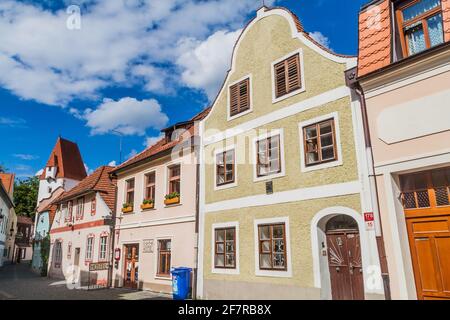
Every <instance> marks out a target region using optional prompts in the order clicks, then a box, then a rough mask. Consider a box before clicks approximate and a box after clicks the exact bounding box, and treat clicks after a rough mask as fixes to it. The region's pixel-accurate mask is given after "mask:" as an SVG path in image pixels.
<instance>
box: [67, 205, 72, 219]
mask: <svg viewBox="0 0 450 320" xmlns="http://www.w3.org/2000/svg"><path fill="white" fill-rule="evenodd" d="M67 207H68V219H67V220H68V221H71V220H72V212H73V201H69V202H68V204H67Z"/></svg>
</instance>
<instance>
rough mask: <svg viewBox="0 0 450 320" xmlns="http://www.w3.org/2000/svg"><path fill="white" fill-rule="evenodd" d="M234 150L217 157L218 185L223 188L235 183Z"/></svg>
mask: <svg viewBox="0 0 450 320" xmlns="http://www.w3.org/2000/svg"><path fill="white" fill-rule="evenodd" d="M234 163H235V157H234V150H228V151H225V152H221V153H219V154H217V155H216V174H217V179H216V185H217V186H222V185H225V184H229V183H233V182H234V179H235V177H234V172H235V164H234Z"/></svg>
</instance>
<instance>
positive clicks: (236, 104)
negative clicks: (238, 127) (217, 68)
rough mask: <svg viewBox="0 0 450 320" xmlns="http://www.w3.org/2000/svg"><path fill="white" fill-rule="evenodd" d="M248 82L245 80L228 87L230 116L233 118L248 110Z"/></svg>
mask: <svg viewBox="0 0 450 320" xmlns="http://www.w3.org/2000/svg"><path fill="white" fill-rule="evenodd" d="M249 84H250V80H249V79H245V80H243V81H241V82H239V83H237V84H235V85H232V86H231V87H230V115H231V116H235V115H237V114H239V113H241V112H243V111H246V110H248V109H250V90H249Z"/></svg>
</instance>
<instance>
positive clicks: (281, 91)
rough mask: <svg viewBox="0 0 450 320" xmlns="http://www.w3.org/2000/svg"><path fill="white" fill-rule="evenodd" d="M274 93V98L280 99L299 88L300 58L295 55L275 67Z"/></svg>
mask: <svg viewBox="0 0 450 320" xmlns="http://www.w3.org/2000/svg"><path fill="white" fill-rule="evenodd" d="M274 68H275V91H276V97H277V98H279V97H282V96H284V95H286V94H288V93H290V92H293V91H295V90H297V89H300V87H301V74H300V56H299V54H298V53H297V54H296V55H293V56H292V57H290V58H288V59H286V60H284V61H281V62H279V63H277V64H276V65H275V67H274Z"/></svg>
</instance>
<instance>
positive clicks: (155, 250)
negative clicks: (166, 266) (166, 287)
mask: <svg viewBox="0 0 450 320" xmlns="http://www.w3.org/2000/svg"><path fill="white" fill-rule="evenodd" d="M173 239H174V236H166V237H164V236H161V237H156V238H155V243H154V246H155V249H154V250H153V252H154V254H155V259H153V260H154V263H153V266H154V274H153V277H154V279H157V280H166V281H171V280H172V276H171V275H169V276H168V277H161V276H159V275H158V265H159V252H158V241H159V240H170V268H172V267H173V244H174V241H173ZM139 250H140V249H139Z"/></svg>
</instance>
